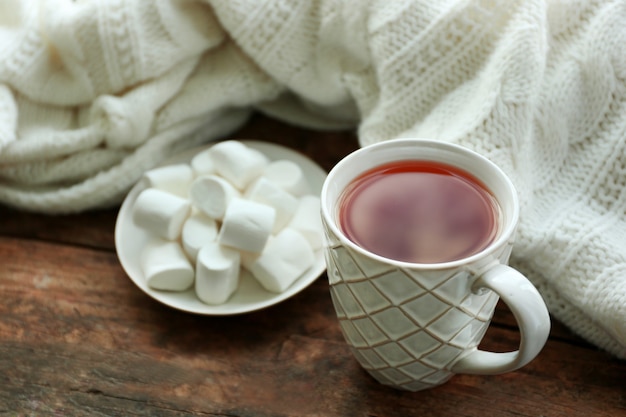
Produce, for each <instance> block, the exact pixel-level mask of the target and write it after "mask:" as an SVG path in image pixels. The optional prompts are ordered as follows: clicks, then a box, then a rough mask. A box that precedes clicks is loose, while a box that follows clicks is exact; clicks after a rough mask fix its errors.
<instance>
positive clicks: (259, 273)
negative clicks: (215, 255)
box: [242, 228, 315, 293]
mask: <svg viewBox="0 0 626 417" xmlns="http://www.w3.org/2000/svg"><path fill="white" fill-rule="evenodd" d="M242 259H243V265H244V267H245V268H246V269H247V270H248V271H250V272H251V273H252V275H253V276H254V277H255V278H256V279H257V280H258V281H259V283H260V284H261V285H262V286H263V288H265V289H266V290H267V291H270V292H275V293H280V292H283V291H285V290H286V289H287V288H289V287H290V286H291V285H292V284H293V283H294V282H295V281H296V280H297V279H298V278H299V277H300V276H301V275H302V274H303V273H304V271H306V270H307V269H309V268H310V267H311V266H312V265H313V263H314V262H315V255H314V253H313V249H311V246H309V243H308V242H307V240H306V239H305V238H304V236H302V235H301V234H300V233H298V232H297V231H295V230H293V229H290V228H285V229H283V230H282V231H281V232H280V233H279V234H278V235H276V236H275V237H273V238H272V239H270V240H269V242H267V245H266V247H265V250H263V252H262V253H261V254H259V255H258V256H254V255H251V254H246V256H245V257H243V258H242Z"/></svg>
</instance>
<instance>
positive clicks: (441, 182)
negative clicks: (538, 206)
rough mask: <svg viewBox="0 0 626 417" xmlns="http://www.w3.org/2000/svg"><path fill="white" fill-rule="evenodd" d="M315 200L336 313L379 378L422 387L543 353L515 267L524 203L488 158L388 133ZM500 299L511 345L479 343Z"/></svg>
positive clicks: (342, 166)
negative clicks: (514, 332) (516, 340)
mask: <svg viewBox="0 0 626 417" xmlns="http://www.w3.org/2000/svg"><path fill="white" fill-rule="evenodd" d="M320 202H321V218H322V224H323V226H324V231H325V235H324V236H325V250H324V255H325V259H326V265H327V276H328V281H329V285H330V296H331V298H332V302H333V305H334V307H335V311H336V313H337V318H338V320H339V324H340V326H341V330H342V332H343V335H344V337H345V339H346V342H348V344H349V345H350V347H351V349H352V352H353V354H354V356H355V358H356V359H357V361H358V362H359V363H360V364H361V365H362V367H363V368H364V369H365V370H367V372H368V373H369V374H370V375H372V376H373V377H374V378H375V379H376V380H378V381H379V382H380V383H382V384H385V385H389V386H392V387H394V388H398V389H404V390H410V391H418V390H423V389H427V388H431V387H434V386H437V385H439V384H443V383H444V382H446V381H447V380H448V379H449V378H451V377H452V376H453V375H454V374H457V373H470V374H484V375H493V374H499V373H504V372H510V371H514V370H515V369H518V368H520V367H521V366H524V365H526V364H527V363H528V362H530V361H531V360H532V359H533V358H534V357H535V356H537V354H538V353H539V351H540V350H541V348H542V347H543V345H544V343H545V342H546V339H547V337H548V334H549V331H550V316H549V314H548V310H547V308H546V306H545V303H544V302H543V299H542V298H541V295H540V294H539V293H538V292H537V289H536V288H534V287H533V285H532V283H531V282H530V281H529V280H528V279H527V278H526V277H524V276H523V275H522V274H521V273H520V272H519V271H517V270H515V269H514V268H512V267H510V266H509V265H508V260H509V256H510V255H511V251H512V247H513V243H514V240H515V230H516V227H517V224H518V218H519V201H518V198H517V192H516V190H515V187H514V185H513V183H512V182H511V180H510V179H509V178H508V177H507V175H506V174H505V173H504V172H503V171H502V170H501V169H500V168H499V167H498V166H496V165H495V164H494V163H493V162H491V161H489V160H488V159H487V158H485V157H483V156H482V155H479V154H477V153H476V152H473V151H471V150H470V149H467V148H464V147H461V146H459V145H454V144H451V143H445V142H442V141H437V140H429V139H393V140H389V141H386V142H381V143H378V144H373V145H369V146H366V147H363V148H361V149H359V150H357V151H355V152H353V153H351V154H350V155H348V156H346V157H345V158H344V159H342V160H341V161H339V163H337V165H335V167H333V169H332V170H331V171H330V172H329V174H328V176H327V178H326V180H325V181H324V185H323V187H322V193H321V198H320ZM499 299H501V300H502V301H503V302H504V303H505V304H507V305H508V307H509V309H510V310H511V312H512V313H513V315H514V316H515V318H516V320H517V323H518V327H519V329H520V345H519V349H518V350H515V351H512V352H489V351H485V350H481V349H479V344H480V342H481V340H482V338H483V336H484V335H485V333H486V331H487V328H488V327H489V322H490V319H491V316H492V315H493V312H494V310H495V307H496V304H497V303H498V300H499Z"/></svg>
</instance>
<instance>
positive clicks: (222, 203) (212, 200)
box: [189, 175, 241, 220]
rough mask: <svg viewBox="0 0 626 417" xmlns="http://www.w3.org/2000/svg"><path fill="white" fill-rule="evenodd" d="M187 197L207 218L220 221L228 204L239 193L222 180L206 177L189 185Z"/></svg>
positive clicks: (197, 179) (216, 177)
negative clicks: (188, 196)
mask: <svg viewBox="0 0 626 417" xmlns="http://www.w3.org/2000/svg"><path fill="white" fill-rule="evenodd" d="M189 195H190V197H191V201H192V202H193V204H194V205H195V206H196V207H197V208H199V209H200V210H202V211H203V212H204V213H205V214H207V215H208V216H209V217H211V218H213V219H216V220H221V219H222V218H223V217H224V213H225V212H226V208H227V207H228V204H229V203H230V202H231V201H232V200H233V199H234V198H237V197H240V196H241V193H240V192H239V191H238V190H237V189H236V188H235V187H233V186H232V185H231V184H230V183H229V182H228V181H226V180H225V179H224V178H221V177H218V176H217V175H207V176H201V177H198V178H196V179H195V180H194V181H193V183H191V188H190V190H189Z"/></svg>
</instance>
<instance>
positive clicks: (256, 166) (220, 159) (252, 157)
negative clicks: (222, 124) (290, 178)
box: [209, 140, 268, 190]
mask: <svg viewBox="0 0 626 417" xmlns="http://www.w3.org/2000/svg"><path fill="white" fill-rule="evenodd" d="M209 151H210V153H211V158H212V159H213V162H214V163H215V170H216V171H217V173H218V174H220V175H221V176H222V177H224V178H226V179H227V180H228V181H230V182H231V183H232V184H233V185H234V186H235V187H236V188H238V189H239V190H244V189H245V188H246V186H247V185H248V184H249V183H250V182H252V180H254V179H255V178H256V177H258V176H260V175H261V173H262V172H263V169H264V168H265V167H266V166H267V163H268V161H267V158H266V157H265V156H264V155H263V154H262V153H260V152H258V151H256V150H254V149H251V148H248V147H247V146H246V145H244V144H243V143H241V142H238V141H236V140H227V141H224V142H219V143H217V144H215V145H213V146H212V147H211V148H210V149H209Z"/></svg>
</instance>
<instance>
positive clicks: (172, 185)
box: [143, 164, 193, 198]
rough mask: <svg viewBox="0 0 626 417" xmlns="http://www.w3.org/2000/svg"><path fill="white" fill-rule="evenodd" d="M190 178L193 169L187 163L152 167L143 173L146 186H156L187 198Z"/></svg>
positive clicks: (191, 177)
mask: <svg viewBox="0 0 626 417" xmlns="http://www.w3.org/2000/svg"><path fill="white" fill-rule="evenodd" d="M192 179H193V171H192V170H191V167H190V166H189V165H187V164H175V165H168V166H164V167H161V168H154V169H151V170H150V171H147V172H145V173H144V174H143V181H144V182H145V184H146V188H158V189H159V190H163V191H167V192H169V193H172V194H175V195H177V196H179V197H184V198H187V192H188V190H189V185H190V184H191V180H192Z"/></svg>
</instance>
